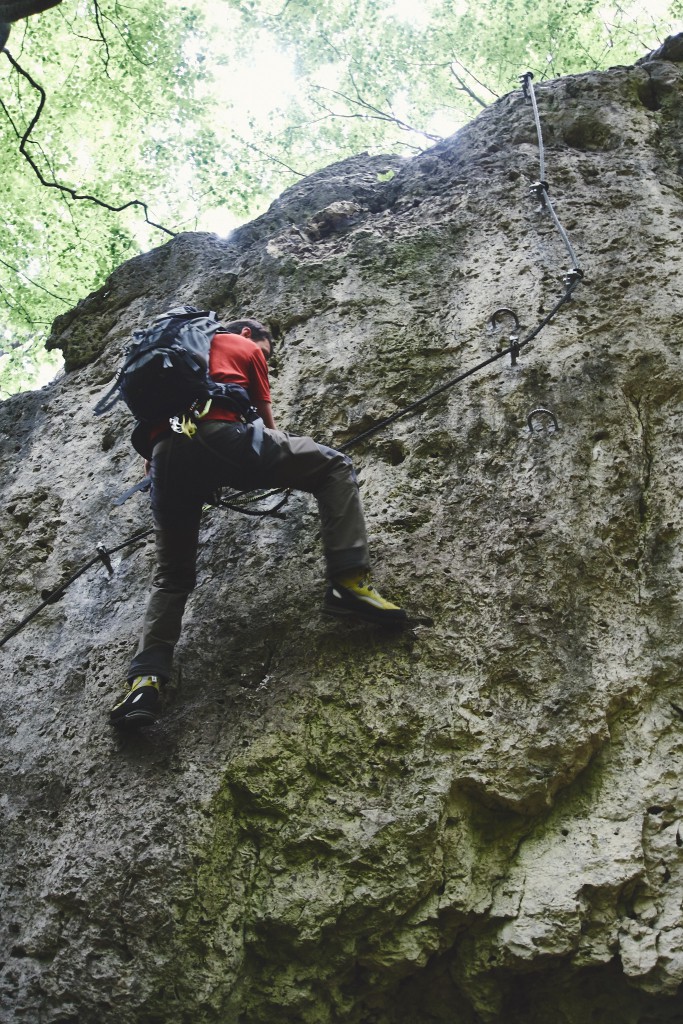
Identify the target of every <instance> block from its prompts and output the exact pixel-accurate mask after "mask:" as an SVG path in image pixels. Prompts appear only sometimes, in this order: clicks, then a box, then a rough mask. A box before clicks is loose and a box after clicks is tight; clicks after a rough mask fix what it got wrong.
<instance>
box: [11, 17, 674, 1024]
mask: <svg viewBox="0 0 683 1024" xmlns="http://www.w3.org/2000/svg"><path fill="white" fill-rule="evenodd" d="M680 61H681V39H680V37H679V38H676V39H672V40H670V41H668V43H667V44H665V46H664V47H663V48H661V49H660V50H659V51H657V53H656V54H655V55H652V56H651V58H648V59H645V60H644V61H642V62H640V63H639V64H638V65H637V66H635V67H630V68H624V67H620V68H613V69H611V70H609V71H607V72H605V73H594V74H587V75H577V76H572V77H569V78H566V79H562V80H559V81H554V82H549V83H544V84H542V85H540V86H537V89H536V95H537V99H538V106H539V111H540V117H541V123H542V127H543V138H544V142H545V147H546V150H545V157H546V171H545V177H546V179H547V180H548V183H549V187H550V195H551V197H552V200H553V203H554V206H555V209H556V211H557V214H558V216H559V218H560V220H561V222H562V224H563V225H564V227H565V228H566V230H567V232H568V235H569V237H570V239H571V243H572V245H573V247H574V249H575V251H576V253H577V255H578V257H579V259H580V262H581V266H582V269H583V270H584V274H585V276H584V280H583V283H582V284H581V285H580V286H579V288H578V289H577V291H576V292H575V295H574V298H573V299H572V301H571V302H570V303H568V304H567V305H566V306H565V307H563V309H562V310H561V311H560V312H559V313H558V315H557V316H556V317H555V319H554V320H553V321H552V322H551V323H550V324H549V325H548V326H546V327H545V328H544V330H543V331H541V333H540V334H539V335H538V336H537V337H536V338H535V339H534V340H533V342H532V343H531V344H529V345H528V346H526V347H525V348H524V349H523V350H522V353H521V355H520V358H519V360H518V361H517V364H516V365H515V366H511V365H510V359H509V358H508V357H507V356H506V357H505V358H504V359H501V360H500V361H499V362H497V363H494V364H493V365H492V366H490V367H488V368H487V369H485V370H483V371H481V372H480V373H478V374H476V375H474V376H472V377H471V378H469V379H468V380H467V381H465V382H464V383H463V384H462V385H461V386H459V387H457V388H452V389H449V390H447V391H444V392H443V393H442V394H441V395H440V396H439V397H438V398H436V399H435V400H434V401H432V402H430V403H428V404H426V405H424V406H423V407H421V408H420V409H419V410H418V411H416V413H415V414H413V415H411V416H408V417H405V418H403V419H399V420H398V421H397V422H396V423H394V424H393V425H391V426H390V427H389V428H387V429H386V430H385V431H383V432H382V433H380V434H378V435H377V436H376V437H374V438H372V439H371V440H368V441H367V442H364V443H363V444H361V445H359V446H358V448H357V449H356V451H355V453H354V459H355V462H356V465H357V469H358V473H359V479H360V482H361V488H362V493H363V496H364V502H365V506H366V510H367V515H368V522H369V528H370V534H371V542H372V549H373V552H374V557H375V563H376V567H375V578H376V580H377V582H378V584H379V586H380V588H381V589H382V590H384V591H386V592H387V593H388V594H389V595H392V596H395V597H396V598H398V599H399V600H400V601H402V602H403V603H404V604H405V605H406V606H407V607H408V608H409V609H410V610H411V611H412V613H413V615H414V617H415V619H416V620H419V621H417V624H414V625H413V626H412V628H410V629H409V630H407V631H405V632H404V633H401V634H399V635H396V634H392V633H383V632H381V631H378V630H376V629H373V628H371V627H369V626H363V625H360V624H357V625H346V624H341V625H340V624H338V623H336V622H329V621H326V620H324V619H323V618H321V616H320V614H319V605H320V599H321V596H322V581H321V571H322V559H321V552H320V548H319V541H318V538H317V522H316V518H315V515H314V514H313V513H314V509H313V508H312V506H311V503H310V501H309V499H308V498H306V497H305V496H302V495H298V496H297V495H295V496H293V497H292V499H291V500H290V501H289V504H288V506H287V511H286V518H285V519H284V520H279V519H272V518H271V519H260V520H256V519H253V518H247V517H243V516H240V515H238V514H234V513H225V512H222V511H213V512H211V513H210V514H208V515H207V517H206V524H205V528H204V532H203V547H202V553H201V558H200V585H199V586H198V589H197V591H196V593H195V595H194V596H193V598H192V600H191V602H190V605H189V608H188V614H187V618H186V626H185V631H184V634H183V638H182V640H181V643H180V645H179V648H178V652H177V668H176V673H175V676H174V678H173V680H172V682H171V684H170V686H169V688H168V693H167V700H166V712H165V715H164V718H163V719H162V721H161V722H160V723H159V724H158V725H157V726H155V727H154V728H153V729H151V730H149V731H148V732H147V733H145V734H144V735H140V736H137V737H120V736H116V735H112V734H111V732H110V730H109V727H108V726H107V724H106V718H105V712H106V710H107V709H108V707H109V705H110V704H111V703H112V702H113V701H114V699H115V698H116V696H117V695H118V694H119V693H120V688H121V681H122V673H123V672H124V671H125V668H126V666H127V663H128V659H129V657H130V654H131V652H132V650H133V648H134V645H135V642H136V639H137V631H138V628H139V623H140V618H141V614H142V610H143V607H144V603H145V599H146V590H147V584H148V579H149V575H150V572H151V566H152V552H151V548H150V544H149V541H144V540H143V541H141V542H140V543H138V544H137V545H129V546H128V547H126V548H123V549H122V550H120V551H118V552H117V553H115V554H114V555H112V561H113V563H114V570H115V571H114V574H113V576H112V577H111V578H110V577H109V576H108V574H107V572H106V570H105V568H104V566H103V565H101V564H99V563H98V564H97V565H95V566H93V567H92V568H90V569H89V570H88V571H87V572H85V573H84V574H83V575H81V576H80V577H79V578H78V579H77V580H76V581H75V582H74V583H73V584H72V585H71V586H70V587H69V588H68V590H67V591H66V594H65V596H63V597H62V598H61V599H59V600H56V601H54V602H53V603H50V604H48V605H47V606H46V607H45V608H44V609H43V610H42V611H41V612H40V613H39V615H37V616H36V617H35V618H34V619H33V620H32V621H31V622H30V623H28V624H27V625H26V627H25V628H24V629H23V630H22V631H21V632H20V633H18V634H17V635H16V636H14V637H13V638H12V639H10V640H8V641H7V642H6V643H5V644H4V645H3V646H2V649H1V650H0V659H1V666H2V673H1V675H0V680H1V682H0V686H1V687H2V704H1V705H0V714H1V716H2V735H3V737H4V741H3V744H2V748H1V752H0V758H1V762H0V763H1V766H2V773H3V787H2V790H3V797H2V810H3V824H2V854H1V857H2V872H1V873H0V878H1V887H2V895H1V902H0V906H1V907H2V930H1V931H2V934H1V942H2V955H1V956H0V962H1V964H2V968H1V970H2V975H1V976H2V983H1V985H0V1020H2V1022H9V1021H12V1022H15V1021H25V1022H27V1024H37V1022H40V1024H76V1022H78V1024H91V1022H97V1024H187V1022H192V1024H271V1022H278V1021H280V1022H292V1024H294V1022H296V1024H299V1022H304V1024H332V1022H348V1024H551V1022H552V1024H556V1022H561V1024H584V1022H586V1021H588V1020H590V1021H592V1022H596V1024H614V1022H616V1021H619V1022H620V1024H636V1022H645V1021H647V1022H649V1024H654V1022H657V1024H659V1022H665V1021H667V1022H673V1021H678V1022H680V1021H681V1020H683V1000H682V998H681V983H682V982H683V920H682V918H683V913H682V906H681V893H682V892H683V797H682V794H681V788H680V787H681V784H680V779H681V775H682V773H683V739H682V735H683V688H682V686H681V674H682V673H681V660H682V657H683V615H682V607H681V599H682V594H683V546H682V543H681V525H682V522H681V521H682V514H681V486H682V485H683V406H682V404H681V402H682V397H683V369H682V367H681V358H680V355H681V345H682V342H683V285H682V283H681V282H682V279H683V278H682V273H681V271H682V270H683V246H682V244H681V238H682V228H683V142H682V138H683V85H682V82H683V69H682V67H681V63H680ZM539 176H540V172H539V149H538V144H537V137H536V131H535V127H534V120H533V112H532V108H531V106H530V105H529V103H528V102H527V101H525V99H524V97H523V96H522V93H521V92H515V93H512V94H510V95H509V96H506V97H505V98H504V99H502V100H500V101H499V102H498V103H496V104H495V105H494V106H493V107H491V108H490V109H488V110H487V111H485V112H484V113H483V114H482V115H481V116H480V117H479V118H478V119H477V120H476V121H475V122H474V123H472V124H471V125H469V126H468V127H467V128H465V129H464V130H463V131H461V132H459V133H458V134H457V135H455V136H454V137H453V138H451V139H448V140H447V141H445V142H444V143H442V144H440V145H438V146H436V147H435V148H434V149H432V150H430V151H429V152H427V153H425V154H423V155H422V156H420V157H418V158H416V159H414V160H413V161H411V162H402V161H399V160H397V159H395V158H391V157H386V158H385V157H382V158H379V157H368V156H361V157H358V158H356V159H353V160H348V161H344V162H342V163H341V164H337V165H335V166H333V167H330V168H327V169H326V170H324V171H321V172H320V173H318V174H315V175H313V176H311V177H310V178H307V179H306V180H304V181H302V182H301V183H300V184H299V185H297V186H295V187H294V188H292V189H290V190H289V191H288V192H286V193H285V194H284V195H283V196H282V197H281V198H280V199H279V200H278V201H277V202H276V203H275V204H274V205H273V207H272V208H271V210H270V211H269V212H268V213H267V214H266V215H264V216H263V217H261V218H260V219H259V220H257V221H255V222H254V223H252V224H250V225H248V226H246V227H244V228H242V229H240V230H239V231H237V232H236V233H235V234H234V235H232V236H231V237H230V238H228V239H227V240H226V239H219V238H217V237H216V236H213V235H208V234H186V235H182V236H180V237H178V238H176V239H174V240H173V241H172V242H170V243H168V244H167V245H165V246H163V247H162V248H160V249H158V250H156V251H154V252H151V253H149V254H147V255H145V256H141V257H139V258H138V259H135V260H133V261H131V262H130V263H128V264H126V265H125V266H123V267H121V268H119V270H117V271H116V272H115V273H114V274H113V275H112V277H111V278H110V280H109V281H108V282H107V285H106V286H105V287H104V288H103V289H101V290H100V291H99V292H98V293H96V294H94V295H92V296H90V297H89V298H88V299H86V300H85V301H84V302H81V303H79V305H78V306H77V307H76V309H75V310H73V311H72V312H71V313H69V314H67V315H66V316H64V317H62V318H61V319H60V320H59V321H57V322H56V324H55V326H54V331H53V336H52V339H51V344H52V345H54V346H59V347H60V348H61V349H62V350H63V352H64V355H65V358H66V365H67V373H66V375H65V376H64V377H63V378H62V379H61V380H59V381H57V382H55V383H54V384H52V385H50V386H49V387H48V388H44V389H43V390H41V391H39V392H35V393H31V394H25V395H21V396H18V397H15V398H12V399H10V400H8V401H6V402H4V403H3V404H2V405H0V424H1V426H2V438H3V441H2V445H3V447H2V476H1V480H2V483H1V487H2V512H1V515H2V526H1V535H0V549H1V552H2V562H3V581H4V595H5V597H4V602H3V605H4V613H3V620H4V621H3V626H2V632H3V634H5V633H6V632H7V631H9V630H10V629H11V628H12V627H13V626H14V625H15V624H17V623H18V622H19V621H20V619H22V618H23V616H24V615H26V614H27V613H28V612H29V611H30V610H31V609H33V608H34V607H35V606H36V605H38V604H39V603H40V601H41V594H48V593H49V592H50V591H51V590H53V589H54V588H55V587H57V586H58V585H59V584H60V583H62V582H64V581H65V580H66V579H67V578H68V577H69V576H70V575H71V574H73V573H74V572H75V571H76V570H77V569H78V568H79V567H81V566H82V565H84V564H85V563H86V562H87V561H88V560H89V559H90V558H92V557H93V556H94V555H95V553H96V551H95V548H96V545H97V543H98V542H103V543H104V544H105V545H106V547H107V548H108V549H112V548H115V547H116V546H117V545H119V544H121V543H123V542H124V541H125V540H126V539H127V538H129V537H131V535H133V534H134V533H135V532H136V531H137V530H142V529H144V528H146V527H148V526H149V525H150V515H149V509H148V502H147V499H146V498H145V497H142V496H140V495H136V496H135V497H134V498H132V499H131V500H130V501H128V502H127V503H126V504H124V505H122V506H119V507H115V506H114V505H113V504H112V498H114V497H116V496H117V495H118V494H120V493H121V492H122V491H124V490H125V489H126V488H128V487H130V486H131V485H132V484H133V483H135V481H136V480H137V479H138V478H139V474H140V466H139V460H138V458H137V457H136V456H135V455H134V453H133V452H132V449H131V448H130V445H129V441H128V434H129V429H130V422H129V420H128V418H127V414H126V411H125V409H124V408H123V407H122V406H121V407H120V408H118V409H117V410H116V411H115V412H114V413H112V414H111V415H110V417H109V418H107V419H106V420H96V419H94V418H93V416H92V406H93V404H94V402H95V401H96V399H97V397H99V396H100V395H101V393H102V392H103V390H104V387H105V384H106V383H107V381H108V380H109V379H110V378H111V375H112V372H113V370H114V368H115V367H116V365H117V363H118V361H119V359H120V355H121V352H122V351H123V348H124V347H125V345H126V343H127V339H128V336H129V332H130V331H131V329H133V328H134V327H135V326H139V325H140V324H141V323H143V322H144V321H145V320H146V319H147V318H149V316H150V315H152V314H153V313H156V312H158V311H159V310H161V309H164V308H167V307H168V306H170V305H173V304H175V303H177V302H178V301H191V302H193V303H194V304H196V305H197V306H208V307H210V308H213V309H217V310H219V312H220V313H221V314H223V315H224V316H227V317H234V316H237V315H256V316H260V317H262V318H265V319H268V320H269V321H270V323H271V325H272V326H273V328H274V330H275V332H276V334H277V335H278V337H279V345H278V350H277V365H276V367H275V370H274V374H273V385H274V400H275V409H276V414H277V420H278V423H279V425H281V426H283V427H285V428H287V429H290V430H292V431H293V432H297V433H302V432H306V433H311V434H313V435H314V436H316V437H318V438H320V439H321V440H324V441H326V442H327V443H331V444H337V445H339V444H342V443H343V442H345V441H348V440H349V439H350V438H352V437H353V436H355V435H357V434H358V433H359V432H361V431H362V430H364V429H367V428H368V427H370V426H372V425H373V424H375V423H377V422H378V421H379V420H381V419H382V418H383V417H385V416H387V415H390V414H391V413H393V412H395V411H396V410H398V409H399V408H401V407H403V406H405V405H407V404H408V403H409V402H410V401H412V400H413V399H415V398H417V397H419V396H420V395H423V394H425V393H426V392H429V391H430V390H432V389H434V388H436V387H437V386H438V385H440V384H441V383H442V382H444V381H447V380H449V379H451V378H453V377H454V376H456V375H457V374H459V373H460V372H462V371H463V370H466V369H467V368H468V367H470V366H473V365H475V364H476V363H478V362H481V361H482V360H484V359H486V358H487V357H488V356H490V355H492V354H494V353H495V352H496V349H497V347H498V346H499V345H502V346H503V347H505V346H506V345H507V344H508V327H509V325H510V324H511V323H512V320H511V319H506V318H505V317H504V318H503V322H502V325H501V326H500V327H499V328H498V329H497V330H496V331H493V330H492V329H491V328H489V327H487V324H488V321H489V319H490V317H491V314H492V313H493V312H494V310H496V309H497V308H499V307H510V308H512V309H514V310H515V311H516V313H517V315H518V317H519V320H520V323H521V327H520V334H521V335H522V336H523V337H525V336H526V335H528V334H529V333H530V332H531V331H532V330H533V329H534V328H535V326H536V325H537V324H538V323H539V322H540V321H541V320H542V319H543V317H544V316H545V315H546V314H547V313H548V312H549V310H550V309H551V308H552V306H553V304H554V303H555V302H556V301H557V300H558V298H559V297H560V296H561V295H562V293H563V289H564V286H563V283H562V275H563V273H564V272H565V271H566V270H567V268H568V266H569V262H568V255H567V252H566V251H565V247H564V245H563V242H562V239H561V238H560V235H559V234H558V232H557V230H556V228H555V225H554V224H553V222H552V220H551V218H550V217H549V216H548V215H547V213H543V212H541V209H540V206H539V202H538V199H537V198H536V197H535V196H533V195H531V194H530V191H529V189H530V186H531V185H532V184H533V183H534V182H535V181H537V180H538V178H539ZM539 408H543V409H547V410H549V412H550V413H551V414H552V416H553V417H554V418H555V421H556V425H555V422H554V421H553V419H552V417H551V416H550V415H548V414H538V415H537V416H535V417H533V418H532V419H531V421H530V423H529V420H528V417H529V415H530V413H532V412H533V411H534V410H536V409H539ZM430 620H431V621H430Z"/></svg>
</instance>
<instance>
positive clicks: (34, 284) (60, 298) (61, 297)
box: [0, 258, 73, 306]
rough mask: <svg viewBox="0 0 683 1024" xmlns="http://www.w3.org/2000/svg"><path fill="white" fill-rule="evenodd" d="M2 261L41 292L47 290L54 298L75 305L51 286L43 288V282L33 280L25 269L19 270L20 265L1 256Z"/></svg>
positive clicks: (0, 260)
mask: <svg viewBox="0 0 683 1024" xmlns="http://www.w3.org/2000/svg"><path fill="white" fill-rule="evenodd" d="M0 263H1V264H2V265H3V267H7V269H8V270H11V271H12V273H13V274H16V275H17V277H23V279H24V280H25V281H28V283H29V284H32V285H33V287H34V288H40V290H41V292H45V294H46V295H51V296H52V298H53V299H59V301H60V302H63V303H64V305H65V306H72V305H73V302H72V300H71V299H65V298H64V296H63V295H57V293H56V292H51V291H50V289H49V288H43V286H42V284H38V282H37V281H34V280H32V278H30V277H29V276H28V275H27V274H25V273H24V272H23V270H19V267H13V266H12V264H11V263H6V262H5V260H3V259H1V258H0Z"/></svg>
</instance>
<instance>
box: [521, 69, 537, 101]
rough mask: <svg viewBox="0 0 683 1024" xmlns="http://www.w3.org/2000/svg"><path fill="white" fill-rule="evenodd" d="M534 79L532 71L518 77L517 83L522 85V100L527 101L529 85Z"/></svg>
mask: <svg viewBox="0 0 683 1024" xmlns="http://www.w3.org/2000/svg"><path fill="white" fill-rule="evenodd" d="M533 77H534V73H533V71H525V72H524V74H523V75H520V76H519V81H520V82H521V83H522V91H523V92H524V99H525V100H528V99H529V98H530V97H529V83H530V82H531V79H532V78H533Z"/></svg>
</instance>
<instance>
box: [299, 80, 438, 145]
mask: <svg viewBox="0 0 683 1024" xmlns="http://www.w3.org/2000/svg"><path fill="white" fill-rule="evenodd" d="M351 84H352V85H353V88H354V91H355V93H356V98H355V99H354V97H353V96H347V95H346V94H345V93H343V92H338V91H337V90H336V89H327V88H325V87H324V86H322V85H317V86H315V88H316V89H317V90H318V91H319V92H327V93H329V94H330V95H331V96H337V97H339V99H341V100H344V102H345V103H348V104H349V106H354V105H355V106H357V107H360V108H361V110H367V111H369V113H367V114H358V113H356V114H337V113H335V112H334V111H332V110H329V108H328V107H325V106H324V105H323V104H320V106H321V107H322V109H323V110H326V111H327V112H328V113H329V114H330V115H331V116H332V117H340V118H349V117H360V118H363V119H365V120H368V121H384V122H385V124H395V125H396V127H397V128H400V129H401V131H404V132H410V133H411V134H414V135H422V136H424V138H425V139H429V141H430V142H441V141H442V136H441V135H431V134H430V133H429V132H425V131H422V130H421V129H420V128H414V127H413V126H412V125H410V124H406V122H405V121H402V120H401V118H400V117H396V115H395V114H388V113H387V112H386V111H385V110H380V108H379V107H375V106H374V105H373V104H372V103H369V102H368V101H367V100H365V99H363V97H362V96H361V94H360V91H359V89H358V86H357V85H356V83H355V81H354V80H353V77H351Z"/></svg>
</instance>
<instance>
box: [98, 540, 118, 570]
mask: <svg viewBox="0 0 683 1024" xmlns="http://www.w3.org/2000/svg"><path fill="white" fill-rule="evenodd" d="M97 554H98V555H99V556H100V561H101V562H102V564H103V565H104V567H105V569H106V570H107V572H108V573H109V575H110V576H113V575H114V567H113V565H112V564H111V558H110V557H109V552H108V551H107V549H106V547H105V546H104V544H103V543H102V542H101V541H100V543H99V544H98V545H97Z"/></svg>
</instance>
